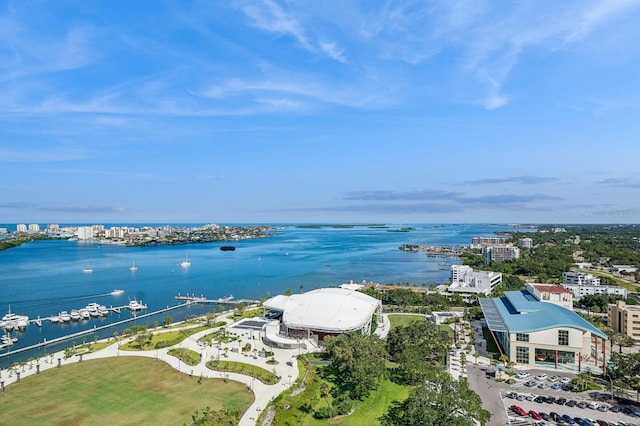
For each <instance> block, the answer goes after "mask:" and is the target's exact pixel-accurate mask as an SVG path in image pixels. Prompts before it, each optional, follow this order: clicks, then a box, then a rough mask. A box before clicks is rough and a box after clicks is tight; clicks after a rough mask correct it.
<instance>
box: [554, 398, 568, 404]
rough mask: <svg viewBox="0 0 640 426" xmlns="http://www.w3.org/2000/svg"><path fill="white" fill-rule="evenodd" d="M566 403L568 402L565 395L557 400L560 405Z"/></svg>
mask: <svg viewBox="0 0 640 426" xmlns="http://www.w3.org/2000/svg"><path fill="white" fill-rule="evenodd" d="M566 403H567V398H565V397H560V398H558V399H557V400H556V404H558V405H564V404H566Z"/></svg>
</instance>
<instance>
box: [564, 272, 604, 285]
mask: <svg viewBox="0 0 640 426" xmlns="http://www.w3.org/2000/svg"><path fill="white" fill-rule="evenodd" d="M562 283H563V284H576V285H600V278H597V277H594V276H593V275H592V274H585V273H584V272H563V273H562Z"/></svg>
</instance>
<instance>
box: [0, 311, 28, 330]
mask: <svg viewBox="0 0 640 426" xmlns="http://www.w3.org/2000/svg"><path fill="white" fill-rule="evenodd" d="M0 324H1V325H2V328H4V329H5V330H17V329H20V328H26V327H27V326H28V325H29V317H28V316H27V315H18V314H14V313H13V312H11V306H9V312H7V313H6V314H5V315H4V316H3V317H2V320H0Z"/></svg>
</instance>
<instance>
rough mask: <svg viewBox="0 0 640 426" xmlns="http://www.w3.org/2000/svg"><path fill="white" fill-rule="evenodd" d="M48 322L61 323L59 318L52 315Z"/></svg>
mask: <svg viewBox="0 0 640 426" xmlns="http://www.w3.org/2000/svg"><path fill="white" fill-rule="evenodd" d="M49 321H51V324H60V323H61V322H62V318H60V316H58V315H53V316H52V317H51V318H49Z"/></svg>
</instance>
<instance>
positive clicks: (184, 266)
mask: <svg viewBox="0 0 640 426" xmlns="http://www.w3.org/2000/svg"><path fill="white" fill-rule="evenodd" d="M180 266H182V267H183V268H188V267H189V266H191V262H189V255H187V257H186V258H185V260H183V261H182V262H180Z"/></svg>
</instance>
